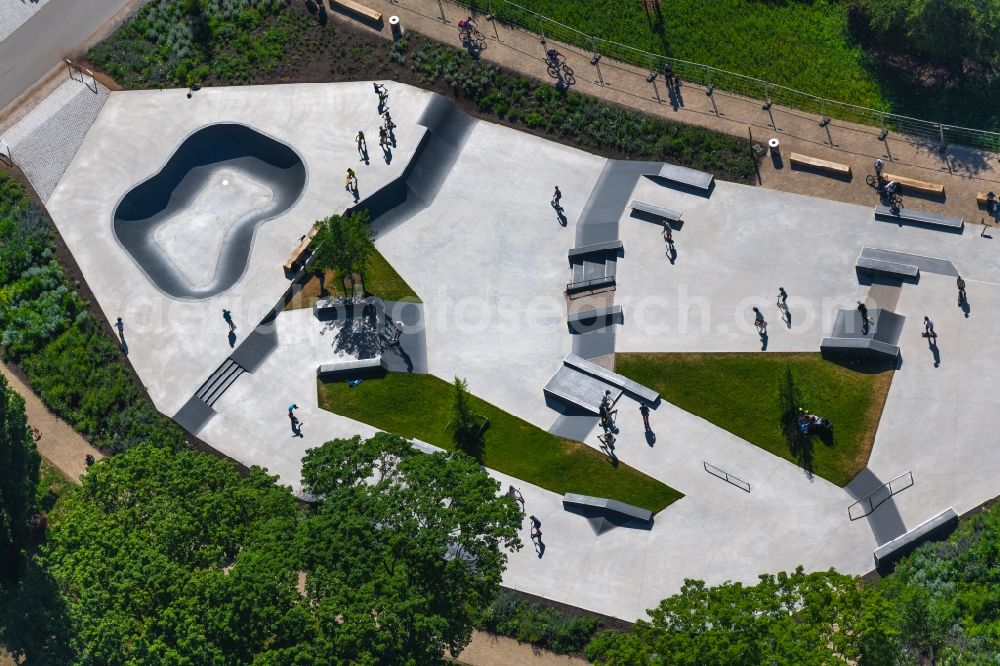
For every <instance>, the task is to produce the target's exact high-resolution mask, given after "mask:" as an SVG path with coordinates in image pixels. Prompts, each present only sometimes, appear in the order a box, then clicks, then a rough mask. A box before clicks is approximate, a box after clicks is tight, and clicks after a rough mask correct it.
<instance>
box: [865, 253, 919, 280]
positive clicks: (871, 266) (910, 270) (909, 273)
mask: <svg viewBox="0 0 1000 666" xmlns="http://www.w3.org/2000/svg"><path fill="white" fill-rule="evenodd" d="M854 267H855V268H856V269H857V270H858V272H862V271H864V272H868V273H880V274H882V275H894V276H896V277H902V278H917V277H919V276H920V269H919V268H917V267H916V266H913V265H911V264H902V263H898V262H895V261H886V260H884V259H872V258H870V257H858V261H857V263H856V264H855V265H854Z"/></svg>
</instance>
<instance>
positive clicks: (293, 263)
mask: <svg viewBox="0 0 1000 666" xmlns="http://www.w3.org/2000/svg"><path fill="white" fill-rule="evenodd" d="M318 231H319V229H317V228H316V227H313V228H312V229H310V230H309V233H307V234H306V235H305V236H303V237H302V240H301V241H299V244H298V245H296V246H295V249H294V250H292V251H291V253H290V254H289V255H288V259H285V263H283V264H282V265H281V267H282V268H284V269H285V272H286V273H295V272H297V271H298V270H299V268H301V267H302V266H303V265H304V263H305V262H304V261H303V259H302V257H303V255H305V253H306V251H308V250H309V244H310V243H311V242H312V239H313V238H315V237H316V233H317V232H318Z"/></svg>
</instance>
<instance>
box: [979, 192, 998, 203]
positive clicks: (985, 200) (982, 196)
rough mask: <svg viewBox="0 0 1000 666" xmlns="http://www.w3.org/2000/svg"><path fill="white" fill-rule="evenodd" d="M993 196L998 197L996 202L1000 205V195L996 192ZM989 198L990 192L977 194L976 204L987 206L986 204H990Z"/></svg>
mask: <svg viewBox="0 0 1000 666" xmlns="http://www.w3.org/2000/svg"><path fill="white" fill-rule="evenodd" d="M993 196H994V197H996V202H997V203H998V204H1000V195H998V194H997V193H996V192H994V193H993ZM989 198H990V193H989V192H976V203H977V204H979V205H980V206H985V205H986V204H988V203H989Z"/></svg>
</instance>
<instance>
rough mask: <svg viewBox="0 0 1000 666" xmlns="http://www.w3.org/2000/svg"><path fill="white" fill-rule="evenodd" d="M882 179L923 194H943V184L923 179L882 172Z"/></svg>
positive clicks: (941, 195) (940, 195)
mask: <svg viewBox="0 0 1000 666" xmlns="http://www.w3.org/2000/svg"><path fill="white" fill-rule="evenodd" d="M882 179H883V180H884V181H886V182H890V181H893V180H894V181H896V182H897V183H899V184H900V185H902V186H903V187H908V188H910V189H912V190H917V191H918V192H923V193H924V194H934V195H937V196H939V197H943V196H944V185H938V184H937V183H928V182H927V181H925V180H917V179H915V178H907V177H906V176H896V175H893V174H891V173H884V174H882Z"/></svg>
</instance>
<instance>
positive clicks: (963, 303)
mask: <svg viewBox="0 0 1000 666" xmlns="http://www.w3.org/2000/svg"><path fill="white" fill-rule="evenodd" d="M958 307H960V308H962V314H964V315H965V318H966V319H968V318H969V313H970V312H971V311H972V306H971V305H969V299H968V297H964V296H963V297H962V298H961V299H960V300H959V301H958Z"/></svg>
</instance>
